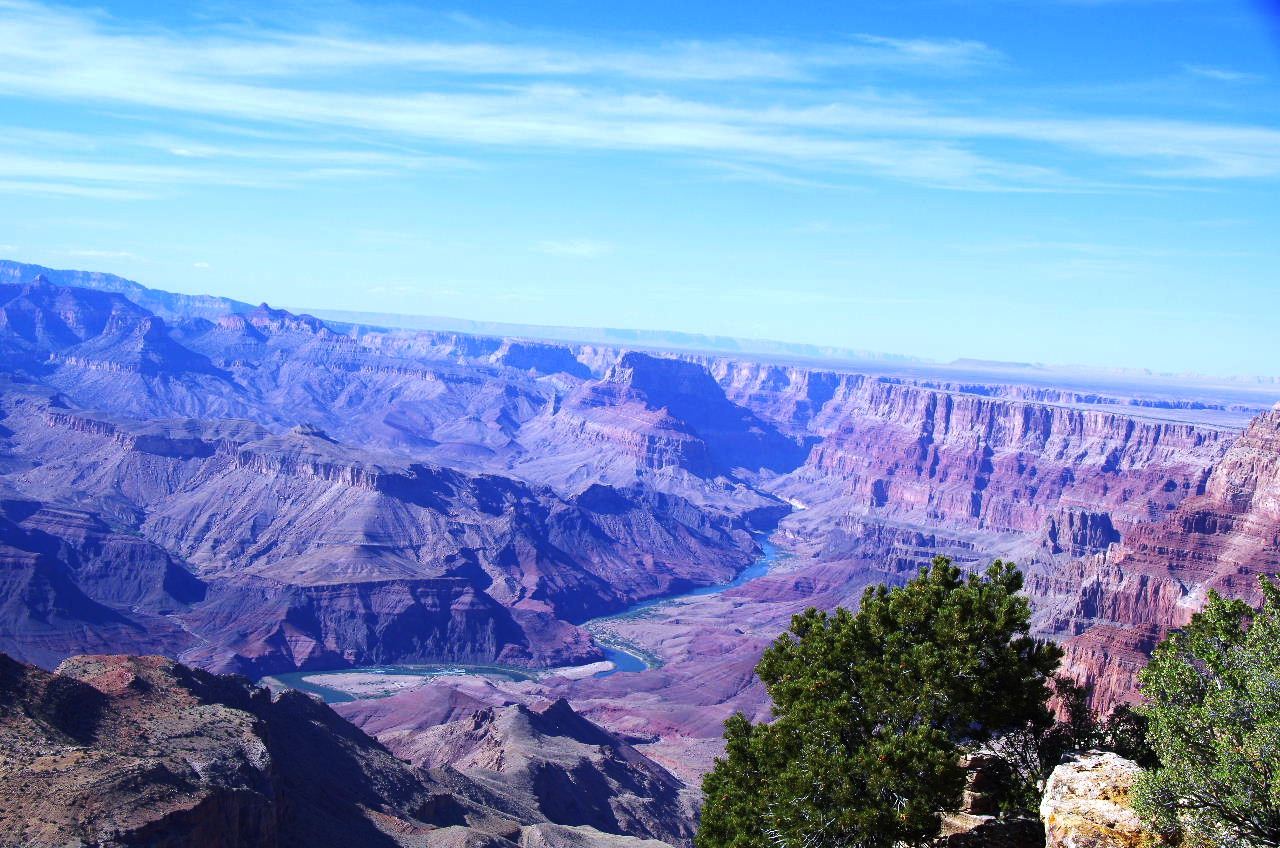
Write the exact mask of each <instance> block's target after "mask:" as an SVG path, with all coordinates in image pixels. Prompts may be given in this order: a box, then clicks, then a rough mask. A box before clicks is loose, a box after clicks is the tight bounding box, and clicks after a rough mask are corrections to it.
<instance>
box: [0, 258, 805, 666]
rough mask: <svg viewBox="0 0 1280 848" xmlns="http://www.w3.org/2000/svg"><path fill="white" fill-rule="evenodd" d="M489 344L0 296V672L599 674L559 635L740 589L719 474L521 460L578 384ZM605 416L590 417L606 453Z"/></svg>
mask: <svg viewBox="0 0 1280 848" xmlns="http://www.w3.org/2000/svg"><path fill="white" fill-rule="evenodd" d="M491 341H492V340H481V339H469V338H466V337H458V336H444V335H430V334H428V335H422V334H375V335H368V334H366V335H365V336H363V337H360V336H359V335H358V334H354V333H353V334H351V335H343V334H341V333H339V332H336V331H334V330H333V329H330V328H329V327H327V326H326V325H324V324H323V323H322V322H319V321H317V320H316V319H314V318H310V317H308V316H297V315H293V314H291V313H288V312H285V311H282V310H276V309H271V308H269V307H267V306H265V305H263V306H261V307H258V308H257V309H248V310H245V311H242V312H235V313H230V314H225V315H223V316H221V317H219V318H217V319H216V320H208V319H207V318H205V317H191V318H187V319H184V318H181V317H177V318H175V319H174V320H173V321H172V322H171V323H169V324H166V323H165V322H163V321H161V320H160V319H159V318H157V317H156V316H154V315H152V314H151V313H149V312H148V311H147V310H146V309H144V308H143V307H141V306H139V305H137V304H135V303H133V302H131V301H129V300H127V299H126V298H125V297H123V296H122V295H120V294H116V293H112V292H101V291H90V290H85V289H77V288H67V287H62V286H56V285H53V284H52V283H50V282H49V281H47V280H45V279H39V280H36V281H32V282H30V283H27V284H24V285H8V286H0V349H2V350H4V351H5V352H6V354H7V355H6V357H5V360H4V362H5V373H3V374H0V380H3V381H4V387H5V391H4V393H3V395H2V396H0V416H2V417H3V418H2V420H3V430H0V486H2V487H4V488H3V489H0V492H3V491H12V493H13V497H11V498H5V499H3V503H4V504H5V506H4V507H3V511H2V515H0V557H3V558H4V560H5V561H6V562H8V563H11V568H9V569H8V570H7V571H6V573H5V575H4V581H5V586H6V587H7V588H6V590H5V592H4V595H3V597H2V598H0V610H2V611H3V616H4V621H5V624H6V625H7V626H6V627H5V628H4V629H3V630H0V646H3V647H4V648H6V649H8V650H10V651H12V652H13V653H14V654H16V655H17V656H20V657H23V658H26V659H30V660H33V661H37V662H40V663H43V664H45V665H47V666H51V665H53V664H56V662H57V661H58V660H59V659H61V658H62V657H65V656H67V655H69V654H71V653H75V652H77V651H82V650H86V649H94V650H109V649H113V647H114V648H116V649H129V650H139V651H161V652H165V653H170V654H181V655H182V656H183V657H185V658H187V659H188V660H190V661H192V662H198V663H200V664H202V665H204V666H206V667H209V668H214V669H219V670H237V671H242V672H246V673H251V674H261V673H267V672H274V671H283V670H289V669H293V668H314V667H342V666H346V665H359V664H369V663H383V662H432V661H457V662H473V663H493V662H498V663H507V664H513V665H524V666H543V665H558V664H566V663H570V664H571V663H575V662H583V661H590V660H593V659H596V658H598V657H599V656H600V654H599V651H598V648H597V647H596V646H595V645H593V644H592V643H591V640H590V638H589V637H588V636H587V635H586V634H585V633H584V632H582V631H580V630H578V629H577V628H576V627H574V626H573V623H574V622H580V621H582V620H584V619H587V618H589V617H591V616H594V615H599V614H602V613H606V612H610V611H613V610H617V609H620V608H622V607H624V606H626V605H628V604H631V603H634V602H636V601H638V600H642V599H644V598H647V597H652V596H655V595H663V594H667V593H670V592H674V591H681V590H685V589H687V588H689V587H692V586H698V585H707V584H713V583H717V582H723V581H726V580H728V579H730V578H731V577H732V576H733V574H734V573H735V571H737V570H739V569H741V568H742V567H744V566H745V565H747V564H748V563H749V562H750V561H751V559H752V558H753V556H754V555H755V550H756V545H755V542H754V541H753V540H752V539H751V536H750V531H752V530H754V529H758V528H762V527H768V526H771V524H772V523H773V522H775V521H776V520H777V518H778V517H779V516H780V515H781V514H783V513H784V512H785V511H786V507H785V506H783V505H782V504H780V503H779V502H778V501H777V500H776V499H773V498H771V497H769V496H767V495H762V494H760V493H758V492H756V491H754V490H753V489H751V488H750V487H749V486H747V485H746V484H744V483H741V482H739V481H736V480H734V479H733V478H732V477H729V476H725V475H726V474H728V472H727V471H725V472H724V473H721V472H714V473H713V472H710V471H708V470H707V469H701V468H700V469H697V471H698V472H699V473H709V474H711V476H710V477H709V478H706V479H704V478H702V477H695V475H694V474H693V473H692V472H691V471H690V470H688V469H686V468H685V467H684V466H683V465H680V464H677V465H676V466H675V467H673V468H672V469H671V472H672V474H670V475H667V476H663V477H662V478H661V479H658V478H647V477H644V476H643V475H637V474H636V473H635V468H636V467H638V466H635V465H633V466H632V472H631V473H630V474H625V473H614V472H615V471H616V470H617V469H619V468H622V467H624V466H625V465H626V464H627V463H629V462H631V461H632V456H631V454H629V453H628V448H627V447H625V446H618V445H614V446H610V447H607V448H606V449H603V450H602V449H599V447H598V446H596V445H594V444H590V443H588V442H585V441H583V440H582V439H577V440H575V439H570V438H565V439H561V440H558V441H557V443H556V444H555V446H554V449H551V448H548V449H546V450H540V449H539V431H538V429H537V426H535V424H534V422H539V421H544V420H546V419H548V418H554V417H555V415H556V412H557V411H558V410H562V409H563V408H565V406H566V404H565V402H564V401H565V399H566V398H570V397H572V396H574V393H575V392H578V391H580V390H585V388H586V387H589V386H591V385H601V383H599V382H598V381H593V380H590V379H588V378H589V375H590V372H589V370H588V369H587V367H586V366H585V365H583V364H581V363H578V362H577V360H576V359H575V358H574V357H573V354H572V353H571V352H570V351H569V350H568V349H567V348H563V347H558V346H554V345H538V344H532V343H498V342H496V341H492V343H490V342H491ZM655 361H656V360H655ZM677 364H679V365H681V366H682V367H685V366H683V364H682V363H677ZM549 369H558V370H554V371H551V372H550V373H546V372H547V371H548V370H549ZM703 374H704V376H705V372H703ZM707 379H709V378H707ZM711 385H712V387H714V383H712V384H711ZM713 401H714V402H715V410H716V414H717V415H718V416H720V417H721V418H724V419H725V420H726V421H728V424H726V425H725V426H729V427H733V426H740V427H742V428H748V427H756V426H758V425H757V424H756V423H754V422H753V420H752V418H751V416H750V414H749V413H747V412H746V411H745V410H741V409H740V408H737V407H733V406H732V404H729V403H728V402H727V401H725V400H724V398H723V395H722V394H721V395H720V396H719V397H718V398H713ZM629 403H631V404H632V406H633V407H637V408H639V409H640V410H642V412H643V414H644V415H648V416H651V417H654V418H662V417H664V416H668V413H667V412H666V411H665V410H664V409H662V408H660V407H656V406H651V405H648V402H647V401H645V400H644V399H643V398H639V399H636V398H632V399H631V400H630V401H629ZM685 405H686V407H688V406H689V404H688V402H686V404H685ZM690 409H691V407H690ZM734 410H737V411H736V413H735V412H734ZM630 411H631V410H630V408H628V409H626V410H624V409H620V408H606V407H599V408H598V409H597V413H598V415H599V416H600V418H601V420H612V421H614V422H615V423H614V424H613V425H611V426H612V427H613V428H614V429H615V430H617V431H624V430H627V427H628V424H627V418H626V416H627V415H628V414H629V413H630ZM686 412H687V413H688V414H692V412H690V411H689V410H688V409H686ZM735 415H736V416H737V417H736V418H734V416H735ZM676 426H677V427H678V428H684V430H685V431H687V429H688V428H687V426H686V425H685V424H683V423H678V424H677V425H676ZM766 429H767V428H766ZM630 432H631V433H634V434H635V435H634V436H628V437H627V438H632V439H644V438H647V437H648V436H649V434H647V433H644V432H643V430H641V429H638V428H635V427H631V430H630ZM682 438H687V439H689V440H690V441H698V444H699V445H701V448H700V449H701V450H702V451H703V452H704V453H705V452H706V450H707V449H706V444H705V442H701V441H700V437H698V436H696V435H693V434H692V433H690V432H683V433H682ZM624 441H625V439H624ZM788 444H791V443H790V442H788ZM793 448H794V445H793ZM576 450H588V451H590V452H591V453H592V454H594V457H595V458H596V459H597V460H598V461H597V462H596V463H595V464H594V465H587V464H584V463H581V462H580V461H579V459H578V457H577V456H576V455H575V453H574V452H575V451H576ZM690 467H692V466H690Z"/></svg>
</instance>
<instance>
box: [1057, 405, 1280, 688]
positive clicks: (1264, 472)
mask: <svg viewBox="0 0 1280 848" xmlns="http://www.w3.org/2000/svg"><path fill="white" fill-rule="evenodd" d="M1277 572H1280V409H1276V410H1273V411H1271V412H1268V413H1265V414H1263V415H1261V416H1259V417H1258V418H1257V419H1255V420H1254V422H1253V423H1252V424H1251V425H1250V426H1249V428H1248V429H1247V430H1246V431H1245V433H1244V434H1243V435H1242V436H1241V437H1240V438H1239V439H1238V440H1236V442H1235V443H1234V444H1233V445H1232V446H1231V449H1230V450H1229V451H1228V452H1227V453H1226V455H1225V456H1224V457H1223V458H1222V460H1221V461H1220V462H1218V463H1217V464H1216V465H1215V466H1214V469H1213V473H1212V474H1210V475H1209V477H1208V480H1207V481H1206V483H1205V485H1204V487H1203V494H1199V495H1196V496H1194V497H1191V498H1188V499H1187V500H1185V501H1183V502H1182V504H1180V505H1179V506H1178V508H1177V509H1176V510H1175V511H1173V512H1172V513H1170V514H1169V515H1168V516H1167V517H1166V518H1165V519H1164V520H1162V521H1158V522H1152V523H1150V524H1146V525H1139V526H1137V527H1135V528H1133V530H1132V531H1130V532H1129V533H1128V534H1127V535H1126V537H1125V539H1124V541H1123V542H1122V543H1121V544H1120V545H1118V546H1115V547H1113V548H1112V549H1111V550H1109V551H1108V552H1107V553H1106V554H1104V555H1100V556H1096V557H1093V558H1091V559H1089V560H1086V561H1085V562H1084V563H1082V564H1081V566H1079V567H1078V572H1077V574H1078V589H1077V590H1076V592H1075V593H1074V595H1073V596H1072V598H1071V600H1072V601H1073V603H1074V606H1073V607H1072V608H1070V610H1069V611H1068V612H1069V616H1070V618H1071V619H1074V620H1075V621H1076V622H1096V624H1094V625H1093V626H1091V627H1089V628H1088V629H1085V630H1084V632H1083V633H1082V634H1081V635H1079V636H1077V637H1075V638H1072V639H1069V640H1068V641H1067V643H1066V645H1067V652H1068V654H1067V660H1068V664H1069V666H1070V667H1071V668H1073V669H1074V670H1075V671H1076V673H1077V674H1078V675H1079V676H1081V677H1083V678H1087V679H1089V680H1091V681H1093V683H1094V686H1095V687H1096V694H1095V701H1096V703H1097V705H1098V706H1099V707H1100V708H1102V709H1104V710H1105V709H1107V708H1109V707H1110V706H1111V705H1112V704H1114V703H1117V702H1118V701H1120V700H1125V699H1130V698H1132V697H1133V695H1134V687H1135V684H1136V674H1137V671H1138V670H1140V668H1141V665H1142V663H1141V662H1140V661H1139V656H1140V655H1145V654H1146V653H1149V652H1150V650H1151V649H1152V648H1153V647H1154V645H1155V643H1156V642H1157V641H1158V637H1159V636H1160V635H1161V634H1162V633H1163V632H1165V631H1166V630H1167V629H1168V628H1171V627H1177V626H1179V625H1182V624H1185V623H1186V622H1187V621H1188V620H1189V619H1190V617H1191V615H1192V614H1193V613H1194V612H1196V611H1197V610H1198V609H1200V607H1201V606H1202V605H1203V603H1204V601H1205V598H1206V597H1207V595H1208V592H1209V591H1210V590H1214V591H1217V592H1219V593H1221V594H1223V595H1227V596H1231V597H1243V598H1246V599H1249V600H1256V599H1257V597H1258V588H1257V579H1258V576H1259V575H1274V574H1276V573H1277ZM1072 631H1074V632H1079V624H1078V623H1077V624H1076V625H1075V626H1073V627H1071V628H1069V629H1068V632H1072Z"/></svg>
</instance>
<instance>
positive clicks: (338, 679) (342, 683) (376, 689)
mask: <svg viewBox="0 0 1280 848" xmlns="http://www.w3.org/2000/svg"><path fill="white" fill-rule="evenodd" d="M302 679H303V680H305V681H306V682H307V683H311V684H313V685H316V686H324V687H327V688H329V689H337V690H338V691H339V692H346V693H347V694H348V695H352V696H354V697H356V698H379V697H382V696H385V695H394V694H396V693H397V692H403V691H405V690H406V689H416V688H418V687H419V686H424V685H426V684H428V683H430V682H431V678H430V677H426V676H423V675H420V674H374V673H372V672H367V671H344V672H337V673H334V674H313V675H310V676H308V677H304V678H302Z"/></svg>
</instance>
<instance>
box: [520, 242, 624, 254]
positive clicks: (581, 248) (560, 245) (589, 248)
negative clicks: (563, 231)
mask: <svg viewBox="0 0 1280 848" xmlns="http://www.w3.org/2000/svg"><path fill="white" fill-rule="evenodd" d="M534 250H536V251H538V252H539V253H545V254H547V255H548V256H572V257H577V258H579V259H593V258H595V257H597V256H604V255H605V254H606V253H611V252H612V251H613V245H611V244H609V243H608V242H603V241H595V240H594V239H565V240H563V241H540V242H538V243H537V244H536V245H534Z"/></svg>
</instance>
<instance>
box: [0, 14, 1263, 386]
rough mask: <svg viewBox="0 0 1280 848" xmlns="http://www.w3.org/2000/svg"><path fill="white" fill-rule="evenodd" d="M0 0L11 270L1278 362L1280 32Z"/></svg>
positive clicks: (1036, 19)
mask: <svg viewBox="0 0 1280 848" xmlns="http://www.w3.org/2000/svg"><path fill="white" fill-rule="evenodd" d="M160 5H161V4H152V3H113V2H106V3H104V4H94V5H92V6H87V5H85V6H80V5H52V4H41V3H33V2H26V1H25V0H17V2H14V0H0V124H2V125H3V132H0V194H3V203H2V204H0V256H5V257H8V258H15V259H20V260H25V261H31V262H39V263H42V264H48V265H53V266H56V267H79V268H93V269H98V270H107V271H112V272H115V273H119V274H122V275H125V276H128V277H131V278H133V279H137V280H139V281H141V282H144V283H146V284H148V285H153V286H156V287H160V288H168V289H172V290H177V291H188V292H205V291H207V292H215V293H219V294H226V295H230V296H232V297H236V298H240V299H243V300H248V301H253V302H258V301H262V300H266V301H269V302H271V303H273V304H281V305H289V306H310V307H315V308H332V309H351V310H371V311H395V312H403V313H412V314H426V315H452V316H459V317H466V318H474V319H485V320H496V321H514V322H520V323H541V324H569V325H586V326H613V327H638V328H650V329H670V330H681V331H691V332H705V333H718V334H726V335H736V336H752V337H761V338H774V339H782V340H789V341H800V342H809V343H815V344H828V345H840V346H845V347H855V348H863V349H870V350H883V351H888V352H894V353H907V354H914V355H919V356H925V357H931V358H936V359H942V360H947V359H951V358H954V357H959V356H970V357H980V358H990V359H1005V360H1019V361H1041V362H1053V363H1080V364H1088V365H1103V366H1136V367H1150V368H1154V369H1158V370H1167V371H1196V372H1201V373H1223V374H1276V373H1280V356H1278V354H1280V341H1277V338H1278V334H1277V332H1276V329H1277V327H1280V274H1278V273H1277V272H1278V270H1280V261H1278V260H1280V237H1277V233H1280V11H1278V10H1277V4H1275V3H1261V2H1254V3H1249V2H1239V3H1237V2H1231V0H1205V2H1200V0H1186V1H1185V2H1178V0H1163V2H1161V0H1146V1H1145V2H1144V1H1143V0H1059V1H1058V2H1055V0H1040V1H1039V2H1032V0H967V1H962V0H918V1H917V2H912V0H901V2H875V0H869V2H858V3H805V2H790V3H781V2H778V3H763V2H743V1H742V0H740V2H732V3H730V2H723V3H721V2H700V3H689V2H687V0H686V2H667V0H648V2H643V3H638V2H637V3H630V2H609V3H605V2H586V0H583V2H554V0H549V2H543V3H503V2H479V3H458V4H449V5H438V6H434V5H431V4H412V5H399V4H358V5H357V4H347V3H324V2H321V3H305V4H303V3H298V4H283V5H271V4H260V3H255V4H236V3H217V4H208V5H200V4H169V5H172V6H173V7H174V8H170V9H160V10H158V9H157V8H155V7H157V6H160Z"/></svg>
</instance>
